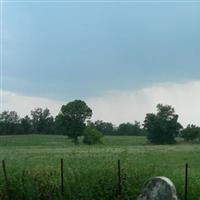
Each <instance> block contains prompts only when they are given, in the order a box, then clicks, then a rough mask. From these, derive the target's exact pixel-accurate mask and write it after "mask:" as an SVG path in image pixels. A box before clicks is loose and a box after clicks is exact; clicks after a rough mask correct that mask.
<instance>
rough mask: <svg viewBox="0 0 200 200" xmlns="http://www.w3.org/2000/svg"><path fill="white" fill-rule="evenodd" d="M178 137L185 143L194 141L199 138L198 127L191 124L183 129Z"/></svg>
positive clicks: (199, 128)
mask: <svg viewBox="0 0 200 200" xmlns="http://www.w3.org/2000/svg"><path fill="white" fill-rule="evenodd" d="M180 136H181V137H182V138H183V139H184V140H185V141H194V140H195V139H197V138H198V137H199V136H200V127H197V126H195V125H193V124H191V125H190V124H189V125H188V126H187V127H186V128H185V129H183V130H182V131H181V133H180Z"/></svg>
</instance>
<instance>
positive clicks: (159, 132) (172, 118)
mask: <svg viewBox="0 0 200 200" xmlns="http://www.w3.org/2000/svg"><path fill="white" fill-rule="evenodd" d="M91 117H92V109H91V108H89V107H88V105H87V104H86V103H85V102H84V101H82V100H74V101H72V102H69V103H67V104H65V105H63V106H62V107H61V109H60V112H59V113H58V114H57V116H56V117H53V116H52V115H51V113H50V110H49V109H48V108H45V109H42V108H35V109H34V110H31V112H30V115H26V116H25V117H23V118H20V117H19V115H18V113H17V112H16V111H3V112H2V113H0V135H14V134H63V135H67V136H68V137H69V138H70V139H71V140H72V141H73V142H74V143H75V144H78V142H79V138H80V137H81V136H84V139H83V142H85V143H87V144H94V143H98V142H100V140H101V138H102V137H103V135H113V136H142V135H145V136H147V139H148V141H149V142H151V143H155V144H171V143H175V142H176V140H175V138H176V137H177V136H180V137H182V138H184V140H185V141H194V140H198V139H199V138H200V128H199V127H198V126H195V125H192V124H191V125H188V126H187V127H186V128H183V126H182V125H181V124H180V123H179V122H178V115H177V114H176V113H175V109H174V108H173V107H172V106H170V105H162V104H158V105H157V113H147V114H146V117H145V120H144V122H143V124H141V123H140V122H138V121H135V122H134V123H129V122H128V123H122V124H120V125H119V126H114V125H113V124H112V123H111V122H104V121H102V120H97V121H95V122H92V121H90V118H91Z"/></svg>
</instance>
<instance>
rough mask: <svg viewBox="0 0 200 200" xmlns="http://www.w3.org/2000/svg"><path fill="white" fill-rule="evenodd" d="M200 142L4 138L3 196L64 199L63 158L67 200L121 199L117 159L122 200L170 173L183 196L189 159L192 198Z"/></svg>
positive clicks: (196, 193)
mask: <svg viewBox="0 0 200 200" xmlns="http://www.w3.org/2000/svg"><path fill="white" fill-rule="evenodd" d="M199 155H200V145H198V144H194V145H188V144H181V145H165V146H161V145H148V144H147V143H146V140H145V138H143V137H105V138H104V145H95V146H87V145H83V144H81V145H79V146H74V145H73V144H72V143H70V141H68V140H67V139H66V138H65V137H63V136H46V135H44V136H37V135H30V136H11V137H0V159H1V160H2V159H5V161H6V169H7V175H8V185H7V184H6V182H5V179H4V176H3V172H2V169H1V170H0V199H2V200H4V199H5V200H6V199H14V200H15V199H16V200H18V199H19V200H23V199H24V200H26V199H27V200H29V199H31V200H34V199H35V200H36V199H37V200H38V199H39V200H40V199H42V200H46V199H52V200H54V199H55V200H57V199H61V189H60V159H61V158H63V159H64V199H72V200H79V199H80V200H93V199H94V200H95V199H97V200H104V199H105V200H110V199H116V198H117V190H118V187H117V185H118V184H117V160H118V159H120V160H121V165H122V199H124V200H126V199H127V200H128V199H136V197H137V196H138V194H139V191H140V189H141V187H142V185H143V184H144V182H145V181H146V180H147V179H148V178H150V177H153V176H163V175H164V176H167V177H169V178H170V179H171V180H172V181H173V182H174V184H175V186H176V188H177V192H178V196H179V199H184V197H183V194H184V163H185V162H188V163H189V166H190V168H189V199H192V200H199V197H200V190H199V188H200V157H199Z"/></svg>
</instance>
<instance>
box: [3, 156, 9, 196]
mask: <svg viewBox="0 0 200 200" xmlns="http://www.w3.org/2000/svg"><path fill="white" fill-rule="evenodd" d="M2 168H3V174H4V178H5V182H6V189H7V195H8V199H10V195H9V184H8V177H7V172H6V164H5V160H2Z"/></svg>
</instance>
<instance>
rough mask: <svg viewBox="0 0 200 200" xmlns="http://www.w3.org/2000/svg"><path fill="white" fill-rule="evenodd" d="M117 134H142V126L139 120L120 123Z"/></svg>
mask: <svg viewBox="0 0 200 200" xmlns="http://www.w3.org/2000/svg"><path fill="white" fill-rule="evenodd" d="M117 132H118V135H137V136H139V135H144V134H143V133H144V131H143V128H142V127H141V124H140V122H137V121H135V123H134V124H132V123H122V124H120V125H119V127H118V130H117Z"/></svg>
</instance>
